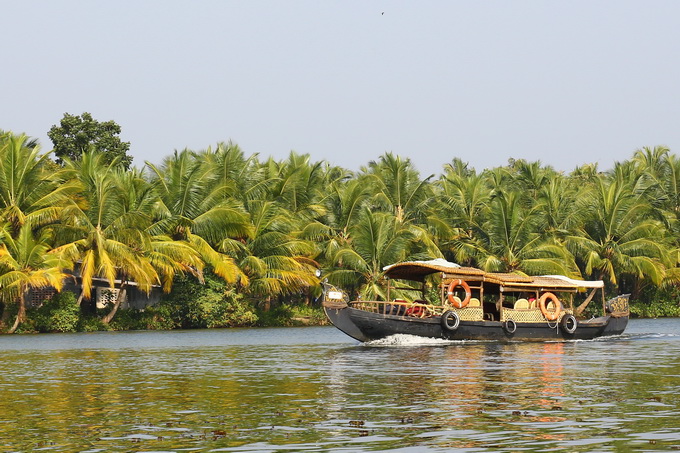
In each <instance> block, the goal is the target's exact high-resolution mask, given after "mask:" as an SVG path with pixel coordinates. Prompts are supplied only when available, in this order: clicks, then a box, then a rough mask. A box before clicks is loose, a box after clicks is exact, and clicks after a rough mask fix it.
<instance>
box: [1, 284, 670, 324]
mask: <svg viewBox="0 0 680 453" xmlns="http://www.w3.org/2000/svg"><path fill="white" fill-rule="evenodd" d="M302 300H303V299H300V300H295V299H294V298H290V299H289V300H287V301H282V302H279V303H274V304H273V305H272V306H271V307H270V308H269V309H267V310H264V309H262V308H261V307H258V304H256V303H255V302H254V301H252V300H250V299H247V298H245V297H244V296H243V295H241V294H239V293H237V292H236V291H235V290H234V289H233V288H229V287H228V286H227V285H225V283H224V282H223V281H222V280H220V279H219V278H218V277H215V276H214V275H213V274H206V276H205V282H204V283H203V284H201V283H199V282H198V281H196V280H195V279H193V278H191V277H180V278H178V279H177V281H176V282H175V285H174V286H173V290H172V292H171V293H170V294H167V295H164V296H163V297H162V299H161V301H160V302H159V303H158V304H156V305H153V306H150V307H147V308H146V309H144V310H133V309H127V310H120V311H119V313H118V315H117V316H116V318H115V319H114V320H113V321H112V322H111V323H110V324H109V325H106V324H103V323H102V322H101V317H102V315H103V314H104V313H106V312H108V310H109V309H108V308H105V309H102V310H100V312H97V313H92V312H87V311H86V310H84V309H82V308H81V307H80V306H79V305H78V303H77V299H76V296H75V295H74V294H73V293H72V292H69V291H63V292H61V293H58V294H56V295H55V296H54V297H53V298H52V299H51V300H48V301H45V302H44V303H43V304H42V305H41V306H40V307H39V308H32V309H29V310H28V312H27V321H26V322H25V323H24V324H23V325H22V327H21V332H90V331H97V330H173V329H204V328H219V327H283V326H307V325H326V324H327V321H326V317H325V315H324V313H323V310H322V308H321V307H320V306H318V305H314V306H309V305H306V304H305V303H304V302H303V301H302ZM679 300H680V289H677V288H669V289H652V290H647V291H645V293H644V294H643V298H642V300H638V301H633V302H631V304H630V311H631V317H634V318H636V317H637V318H660V317H680V305H679V304H678V301H679ZM600 310H601V307H600V306H599V304H595V303H593V304H590V306H589V307H588V309H587V310H586V311H585V312H584V313H583V315H584V316H586V317H590V316H598V315H599V314H600ZM12 315H13V314H12Z"/></svg>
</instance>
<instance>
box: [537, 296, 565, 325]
mask: <svg viewBox="0 0 680 453" xmlns="http://www.w3.org/2000/svg"><path fill="white" fill-rule="evenodd" d="M548 299H550V300H551V301H553V303H554V304H555V311H548V303H547V302H548ZM538 306H539V308H540V309H541V313H543V316H544V317H545V319H547V320H548V321H556V320H558V319H559V318H560V313H561V312H562V302H560V300H559V299H558V298H557V296H556V295H554V294H553V293H543V295H542V296H541V298H540V299H538Z"/></svg>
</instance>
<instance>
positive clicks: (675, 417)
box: [0, 320, 680, 452]
mask: <svg viewBox="0 0 680 453" xmlns="http://www.w3.org/2000/svg"><path fill="white" fill-rule="evenodd" d="M675 332H680V320H644V321H633V322H631V325H630V327H629V331H628V333H627V334H626V335H624V336H622V337H620V338H615V339H609V340H601V341H583V342H570V343H569V342H568V343H531V344H529V343H515V344H496V343H483V342H467V343H456V342H443V341H422V340H419V339H415V340H414V339H413V338H401V339H396V340H392V341H391V342H390V341H388V342H378V343H374V344H370V345H361V344H358V343H356V342H354V341H353V340H351V339H349V338H348V337H345V336H344V335H343V334H341V333H339V332H338V331H337V330H335V329H334V328H303V329H245V330H211V331H194V332H160V333H159V332H136V333H99V334H79V335H40V336H7V337H0V359H1V362H0V363H1V365H0V391H1V392H2V393H1V394H2V396H3V398H2V399H0V450H2V451H34V450H36V449H40V448H42V449H45V450H47V451H92V452H94V451H187V450H190V451H253V452H255V451H258V452H259V451H303V450H304V451H378V450H390V451H401V452H406V451H416V450H417V451H442V452H443V451H450V450H456V451H475V452H479V451H482V452H483V451H489V452H490V451H520V450H521V451H545V450H551V449H565V450H568V451H652V450H669V449H680V396H679V395H680V336H679V335H678V334H675ZM390 343H391V344H390Z"/></svg>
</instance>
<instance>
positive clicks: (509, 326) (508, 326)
mask: <svg viewBox="0 0 680 453" xmlns="http://www.w3.org/2000/svg"><path fill="white" fill-rule="evenodd" d="M503 327H505V331H506V332H508V333H515V331H516V330H517V323H516V322H515V321H514V320H513V319H508V320H507V321H505V324H504V325H503Z"/></svg>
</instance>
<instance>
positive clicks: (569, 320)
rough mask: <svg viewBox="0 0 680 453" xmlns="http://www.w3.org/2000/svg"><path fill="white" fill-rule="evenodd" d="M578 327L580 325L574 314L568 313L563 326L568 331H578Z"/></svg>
mask: <svg viewBox="0 0 680 453" xmlns="http://www.w3.org/2000/svg"><path fill="white" fill-rule="evenodd" d="M576 327H578V321H577V320H576V317H575V316H574V315H571V314H568V315H567V316H565V317H563V318H562V328H563V329H564V331H565V332H567V333H574V332H576Z"/></svg>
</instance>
